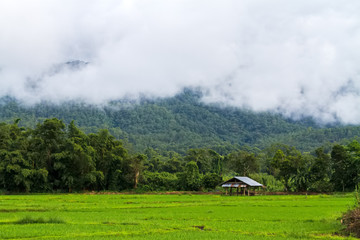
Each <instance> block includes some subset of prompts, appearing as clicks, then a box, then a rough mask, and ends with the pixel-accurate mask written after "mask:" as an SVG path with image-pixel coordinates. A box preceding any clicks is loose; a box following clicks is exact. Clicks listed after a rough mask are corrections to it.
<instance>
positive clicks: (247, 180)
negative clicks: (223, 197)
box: [221, 177, 263, 187]
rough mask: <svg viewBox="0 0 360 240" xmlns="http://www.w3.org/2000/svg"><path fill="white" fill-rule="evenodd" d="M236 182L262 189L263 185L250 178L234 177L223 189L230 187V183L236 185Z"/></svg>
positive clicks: (225, 183) (224, 183)
mask: <svg viewBox="0 0 360 240" xmlns="http://www.w3.org/2000/svg"><path fill="white" fill-rule="evenodd" d="M235 182H242V183H244V184H246V185H248V186H250V187H262V186H263V185H262V184H261V183H258V182H257V181H255V180H253V179H251V178H249V177H233V178H231V179H229V180H227V181H225V182H223V183H222V184H221V185H222V186H223V185H226V186H223V187H228V186H227V185H228V184H229V183H235ZM233 187H238V186H233Z"/></svg>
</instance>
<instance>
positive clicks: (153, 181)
mask: <svg viewBox="0 0 360 240" xmlns="http://www.w3.org/2000/svg"><path fill="white" fill-rule="evenodd" d="M177 183H178V178H177V177H176V175H175V174H171V173H168V172H160V173H159V172H148V171H145V172H144V174H143V179H142V181H141V183H140V184H139V188H142V189H144V190H146V191H166V190H175V189H176V188H177Z"/></svg>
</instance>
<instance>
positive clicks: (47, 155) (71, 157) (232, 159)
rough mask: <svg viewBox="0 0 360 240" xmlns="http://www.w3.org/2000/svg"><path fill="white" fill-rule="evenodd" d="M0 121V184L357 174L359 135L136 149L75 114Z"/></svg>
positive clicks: (308, 180)
mask: <svg viewBox="0 0 360 240" xmlns="http://www.w3.org/2000/svg"><path fill="white" fill-rule="evenodd" d="M19 121H20V120H19V119H18V120H16V121H14V122H13V123H12V124H7V123H0V191H2V192H74V191H103V190H110V191H122V190H133V189H137V191H168V190H190V191H198V190H213V189H215V188H216V187H217V186H218V184H219V183H221V182H222V181H223V180H226V179H227V178H230V177H232V176H234V175H237V176H250V177H252V178H253V179H255V180H257V181H259V182H261V183H263V184H264V185H265V186H267V190H268V191H316V192H332V191H352V190H353V189H354V188H355V186H357V184H358V183H359V181H360V143H359V142H358V141H356V140H354V141H352V142H349V143H348V144H345V145H339V144H334V145H331V146H329V145H327V146H325V147H320V148H317V149H315V150H314V151H312V152H308V153H302V152H300V151H299V150H297V149H296V148H295V147H291V146H288V145H284V144H273V145H271V146H270V147H268V148H265V149H263V150H260V149H257V148H254V147H246V146H243V147H238V148H237V149H236V150H233V151H232V152H231V153H229V154H225V155H221V154H219V153H218V152H217V151H215V150H213V149H210V148H196V149H189V150H188V151H187V152H186V153H185V154H180V153H177V152H174V151H167V152H164V151H161V152H160V151H157V150H156V149H153V148H147V149H146V150H145V151H143V152H136V151H133V150H132V148H131V146H130V145H129V144H128V143H126V142H123V141H121V140H117V139H116V138H115V137H114V136H112V135H111V134H110V133H109V131H108V130H106V129H102V130H99V131H98V132H96V133H89V134H86V133H84V132H83V131H82V130H81V129H80V128H79V127H77V126H76V125H75V123H74V121H72V122H71V123H70V124H68V125H65V124H64V123H63V121H61V120H59V119H56V118H52V119H46V120H44V121H43V122H42V123H39V124H37V125H36V127H34V128H24V127H20V126H19Z"/></svg>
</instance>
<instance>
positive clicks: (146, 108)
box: [0, 89, 360, 154]
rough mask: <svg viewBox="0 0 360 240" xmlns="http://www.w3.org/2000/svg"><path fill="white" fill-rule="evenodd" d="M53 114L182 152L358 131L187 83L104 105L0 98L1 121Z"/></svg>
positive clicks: (298, 143)
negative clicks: (216, 101)
mask: <svg viewBox="0 0 360 240" xmlns="http://www.w3.org/2000/svg"><path fill="white" fill-rule="evenodd" d="M53 117H56V118H58V119H62V120H63V121H64V122H65V123H69V122H71V121H72V120H75V122H76V124H77V125H78V126H80V127H81V128H82V129H83V130H85V131H86V132H96V131H97V130H99V129H102V128H106V129H109V131H110V132H111V133H112V134H113V135H114V136H115V137H117V138H119V139H124V140H125V141H128V142H129V143H131V144H132V145H133V148H134V150H135V151H143V150H145V149H146V148H148V147H151V148H154V149H158V150H160V151H176V152H179V153H185V152H186V151H187V150H188V149H189V148H201V147H209V148H212V149H214V150H216V151H218V152H219V153H222V154H226V153H228V152H230V151H232V150H234V149H237V148H239V147H241V146H244V145H247V146H250V147H257V148H266V147H268V146H270V145H271V144H274V143H285V144H288V145H292V146H295V147H296V148H298V149H300V150H302V151H311V150H313V149H314V148H316V147H319V146H321V145H324V144H327V143H332V142H343V141H346V140H348V139H352V138H355V137H357V136H360V127H359V126H340V125H334V126H319V125H318V124H316V122H315V121H314V120H313V119H309V118H304V119H300V120H292V119H290V118H286V117H284V116H282V115H281V114H275V113H271V112H261V113H256V112H253V111H250V110H244V109H238V108H233V107H224V106H218V105H209V104H205V103H203V102H201V93H200V92H198V91H196V90H191V89H185V90H184V91H183V92H182V93H180V94H178V95H176V96H174V97H171V98H163V99H148V98H142V99H140V100H138V101H130V100H121V101H113V102H111V103H109V104H108V105H106V106H95V105H89V104H86V103H79V102H67V103H63V104H59V105H54V104H52V103H47V102H42V103H40V104H36V105H33V106H25V105H24V104H22V103H21V102H19V101H17V100H16V99H13V98H11V97H4V98H2V99H1V101H0V121H3V122H12V121H14V120H15V119H18V118H20V119H21V121H20V125H22V126H25V127H33V126H35V125H36V124H37V123H39V122H41V121H43V120H44V119H46V118H53Z"/></svg>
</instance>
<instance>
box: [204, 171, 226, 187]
mask: <svg viewBox="0 0 360 240" xmlns="http://www.w3.org/2000/svg"><path fill="white" fill-rule="evenodd" d="M222 181H223V179H222V177H221V176H220V175H219V174H216V173H207V174H205V175H204V176H203V178H202V185H203V187H204V188H205V189H207V190H213V189H215V188H216V186H217V185H219V184H220V183H221V182H222Z"/></svg>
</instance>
